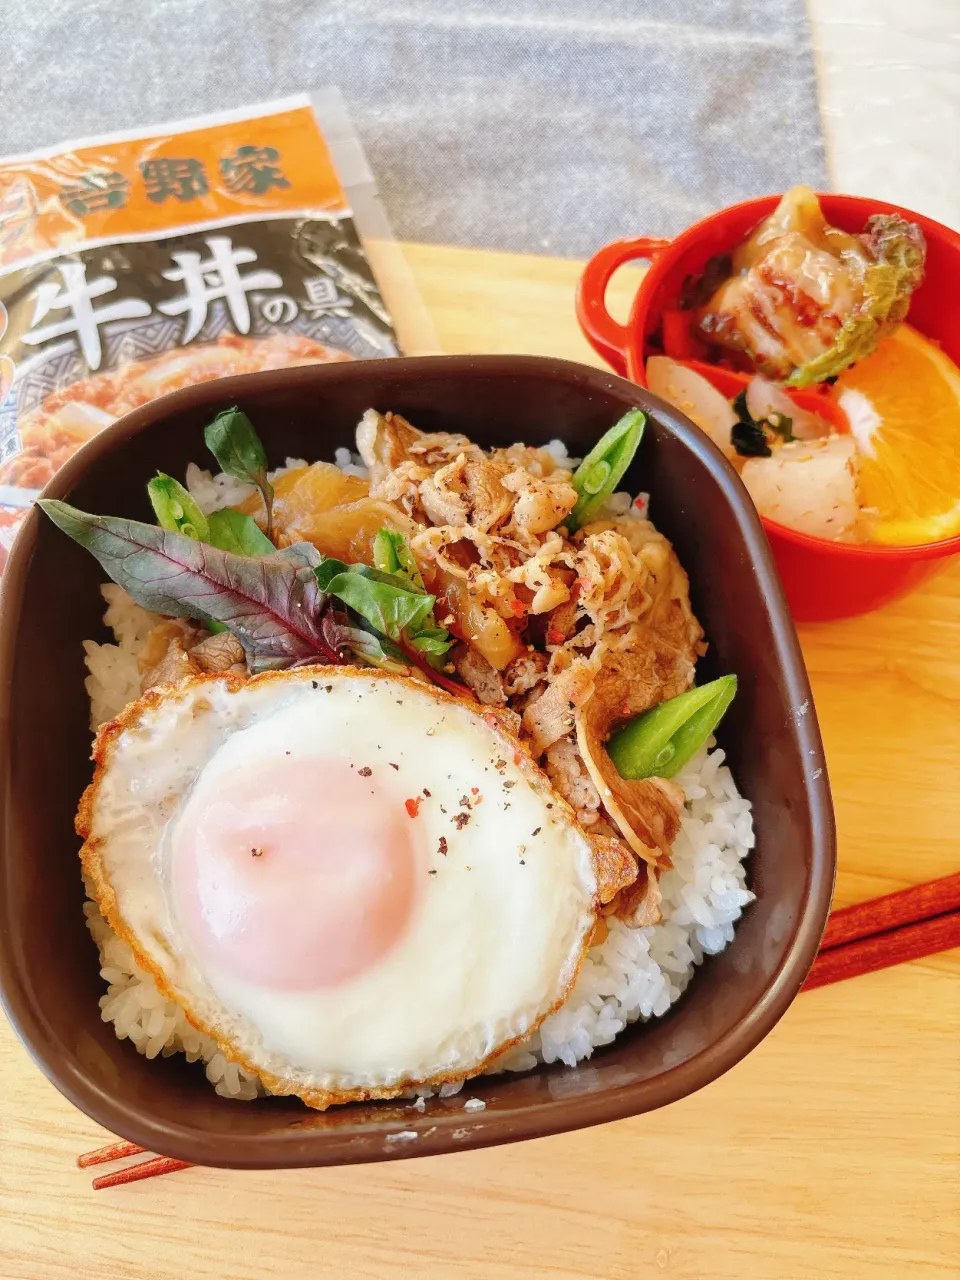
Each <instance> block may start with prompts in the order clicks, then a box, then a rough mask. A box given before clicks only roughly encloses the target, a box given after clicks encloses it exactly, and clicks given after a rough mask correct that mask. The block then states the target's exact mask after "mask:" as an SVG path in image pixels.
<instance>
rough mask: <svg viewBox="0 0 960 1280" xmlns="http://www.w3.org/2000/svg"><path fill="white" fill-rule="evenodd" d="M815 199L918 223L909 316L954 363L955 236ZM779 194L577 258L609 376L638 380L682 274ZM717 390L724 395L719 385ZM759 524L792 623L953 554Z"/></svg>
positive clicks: (855, 604) (857, 204) (863, 603)
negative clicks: (617, 309) (626, 290)
mask: <svg viewBox="0 0 960 1280" xmlns="http://www.w3.org/2000/svg"><path fill="white" fill-rule="evenodd" d="M819 199H820V204H821V206H822V208H823V212H824V215H825V217H826V218H827V221H828V222H830V223H832V224H833V225H834V226H837V227H841V228H843V230H844V231H851V232H858V231H862V230H863V227H864V225H865V223H866V221H867V219H868V218H869V217H870V215H871V214H873V213H899V214H901V215H902V216H903V217H905V218H907V219H909V220H910V221H911V222H916V223H918V224H919V225H920V227H921V228H922V230H923V234H924V235H925V236H926V239H927V268H926V275H925V278H924V281H923V284H922V285H921V286H920V288H919V289H918V290H917V292H916V293H915V294H914V296H913V300H912V303H911V306H910V315H909V322H910V324H912V325H913V326H914V327H915V328H917V329H919V331H920V332H921V333H923V334H925V335H926V336H927V337H928V338H932V339H933V340H934V341H935V342H937V343H938V344H939V345H940V346H941V347H942V349H943V350H944V351H945V352H946V353H947V355H948V356H950V358H951V359H952V360H954V361H955V362H956V363H957V364H960V308H958V307H957V306H956V305H955V299H956V298H957V297H958V296H960V235H958V233H957V232H956V231H951V230H950V228H949V227H945V226H943V225H942V224H941V223H939V222H933V221H932V220H931V219H930V218H925V217H923V215H922V214H919V213H913V212H911V211H910V210H909V209H901V208H900V207H899V206H898V205H894V204H885V203H884V202H883V201H882V200H869V199H867V198H866V197H864V196H838V195H829V194H821V195H820V196H819ZM779 200H780V197H779V196H763V197H761V198H760V199H757V200H745V201H744V202H743V204H736V205H731V206H730V207H729V208H727V209H721V210H720V211H719V212H718V213H713V214H711V215H710V216H709V217H707V218H704V219H703V221H702V222H697V223H695V224H694V225H693V226H692V227H688V228H687V230H686V231H684V232H682V233H681V234H680V235H679V236H677V237H676V239H674V240H656V239H650V238H649V237H638V238H636V239H632V240H618V241H617V242H616V243H614V244H609V245H607V246H606V247H605V248H603V249H601V250H600V252H599V253H597V254H595V255H594V256H593V258H591V259H590V261H589V262H588V263H587V266H586V268H585V270H584V272H583V275H582V276H581V277H580V283H579V285H578V288H577V319H578V320H579V322H580V327H581V329H582V330H583V332H584V335H585V336H586V338H587V341H588V342H589V343H590V345H591V346H592V347H593V349H594V350H595V351H596V352H597V353H598V354H599V355H601V356H602V357H603V358H604V360H606V361H607V363H608V364H609V365H610V366H611V367H612V368H614V369H615V370H616V371H617V373H620V374H624V375H625V376H627V377H629V378H631V379H633V381H634V382H637V383H639V384H640V385H641V386H646V377H645V370H646V358H647V354H648V347H649V340H650V337H651V335H652V334H653V333H655V332H656V331H657V330H658V329H659V327H660V321H661V316H662V314H663V311H664V310H665V309H667V308H670V307H672V306H674V305H675V304H676V300H677V297H678V294H679V292H680V288H681V286H682V284H683V282H684V280H685V279H686V278H687V276H689V275H695V274H697V273H698V272H700V271H702V270H703V268H704V267H705V266H706V264H707V262H708V261H709V259H710V258H712V257H713V256H714V255H715V254H718V253H726V252H729V251H730V250H731V249H733V248H735V247H736V245H738V244H739V243H740V242H741V241H743V240H744V239H746V237H747V235H748V234H749V232H750V231H752V230H753V228H754V227H755V226H756V225H757V223H758V222H760V220H761V219H762V218H765V217H766V216H767V214H769V213H772V212H773V210H774V209H775V208H776V206H777V203H778V201H779ZM635 259H647V260H648V261H649V262H650V268H649V270H648V271H647V272H646V273H645V275H644V277H643V279H642V281H641V283H640V286H639V288H638V289H637V293H636V296H635V298H634V300H633V305H632V307H631V309H630V317H629V319H628V321H627V323H626V324H625V325H623V324H618V322H617V321H616V320H614V319H613V317H612V316H611V315H610V313H609V312H608V311H607V308H606V302H605V295H606V291H607V285H608V284H609V283H610V279H611V277H612V276H613V274H614V272H615V271H616V270H617V268H618V267H621V266H622V265H623V264H624V263H625V262H630V261H633V260H635ZM703 372H710V371H709V370H707V369H704V370H703ZM714 372H715V373H722V372H724V371H714ZM726 376H727V378H728V379H729V378H738V375H736V374H727V375H726ZM711 381H716V378H715V377H711ZM744 381H745V379H744ZM720 389H721V390H722V391H724V393H725V394H726V393H727V387H726V385H725V386H723V387H721V388H720ZM731 394H733V392H731ZM816 394H817V393H815V392H806V393H800V395H798V396H797V399H798V400H799V399H800V397H801V396H802V397H803V400H804V403H806V404H807V405H809V402H810V397H811V396H815V395H816ZM763 527H764V529H765V530H766V534H767V537H768V538H769V540H770V545H771V546H772V548H773V553H774V556H775V557H776V561H777V567H778V568H779V570H780V576H781V578H782V579H783V585H784V588H785V590H786V594H787V599H788V601H789V602H790V607H791V609H792V611H793V615H794V617H795V618H796V619H797V620H798V621H799V622H825V621H830V620H832V619H834V618H847V617H852V616H854V615H855V614H859V613H867V612H868V611H869V610H870V609H876V608H877V607H878V606H879V605H882V604H886V603H888V601H890V600H895V599H896V598H897V597H898V596H901V595H904V594H905V593H906V592H907V591H910V590H912V589H913V588H914V587H915V586H917V585H918V584H919V583H920V582H922V581H923V580H924V579H925V578H927V577H929V576H930V574H932V573H933V572H934V571H935V570H936V569H937V568H938V567H939V565H940V563H941V562H942V561H943V560H945V559H946V558H948V557H949V556H953V555H957V554H958V553H960V536H958V537H955V538H946V539H944V540H943V541H941V542H928V543H924V544H922V545H920V546H914V547H887V546H878V545H876V544H855V543H838V542H830V541H828V540H827V539H825V538H815V537H812V536H811V535H809V534H805V533H797V532H796V531H795V530H793V529H788V528H786V527H785V526H784V525H782V524H777V523H776V522H775V521H773V520H767V519H764V520H763Z"/></svg>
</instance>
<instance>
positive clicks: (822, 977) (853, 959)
mask: <svg viewBox="0 0 960 1280" xmlns="http://www.w3.org/2000/svg"><path fill="white" fill-rule="evenodd" d="M952 947H960V872H958V873H956V874H954V875H951V876H943V877H942V878H941V879H940V880H929V881H927V883H926V884H918V885H914V886H913V887H912V888H910V889H902V890H900V891H899V892H898V893H888V894H886V895H885V896H884V897H882V898H874V899H873V900H872V901H870V902H860V903H858V904H857V905H856V906H853V907H844V908H842V909H841V910H840V911H835V912H834V913H833V914H832V915H831V917H830V920H829V922H828V924H827V928H826V931H825V932H824V935H823V942H822V943H821V945H820V954H819V955H818V956H817V958H816V960H815V961H814V965H813V968H812V969H811V970H810V973H809V976H808V977H807V980H806V982H805V983H804V984H803V990H804V991H812V990H814V989H815V988H816V987H823V986H826V985H827V984H828V983H832V982H842V981H843V980H844V979H846V978H857V977H859V976H860V975H861V974H864V973H874V972H876V970H878V969H889V968H891V967H892V966H893V965H896V964H904V963H905V962H906V961H908V960H921V959H922V958H923V957H924V956H929V955H934V954H935V953H936V952H938V951H949V950H950V949H951V948H952Z"/></svg>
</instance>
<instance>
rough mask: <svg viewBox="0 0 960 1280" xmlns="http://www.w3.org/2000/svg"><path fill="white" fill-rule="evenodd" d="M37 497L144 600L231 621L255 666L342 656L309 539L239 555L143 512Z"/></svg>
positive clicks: (161, 608)
mask: <svg viewBox="0 0 960 1280" xmlns="http://www.w3.org/2000/svg"><path fill="white" fill-rule="evenodd" d="M39 505H40V507H41V509H42V510H43V511H44V513H45V514H46V515H47V516H48V517H49V518H50V519H51V520H52V521H53V522H54V524H55V525H57V526H58V528H60V529H62V530H63V531H64V533H66V534H68V535H69V536H70V537H71V538H73V540H74V541H75V542H77V543H79V544H80V546H82V547H84V548H85V549H86V550H87V551H89V552H90V553H91V554H92V555H93V556H95V557H96V559H97V560H99V562H100V564H101V565H102V566H103V568H104V569H105V570H106V572H107V573H108V574H109V576H110V577H111V578H112V579H113V581H114V582H116V583H117V584H118V585H119V586H121V587H123V589H124V591H126V592H127V593H128V595H130V596H132V598H133V599H134V600H135V601H136V602H137V604H139V605H142V606H143V608H145V609H149V610H151V611H152V612H154V613H163V614H167V615H168V616H170V617H177V618H196V619H197V620H198V621H200V622H204V623H207V624H208V625H209V621H210V619H213V621H214V622H217V623H222V624H223V625H224V626H226V627H228V628H229V630H230V631H232V632H233V634H234V635H235V636H236V637H237V639H238V640H239V641H240V643H241V644H242V645H243V647H244V650H245V652H246V654H247V660H248V663H249V665H250V668H251V670H253V671H266V670H271V669H275V668H280V667H289V666H294V665H296V664H298V663H302V662H337V661H339V658H338V655H337V654H336V653H335V652H334V651H333V650H332V649H331V648H330V646H329V644H328V643H327V641H326V640H325V638H324V634H323V606H324V598H323V595H322V593H321V591H320V588H319V586H318V583H317V576H316V572H315V570H316V567H317V564H318V561H319V559H320V556H319V553H318V552H317V550H316V548H315V547H312V546H310V545H309V543H298V544H297V545H296V546H292V547H285V548H284V549H283V550H282V551H273V552H272V553H271V554H270V555H267V556H258V557H253V556H242V555H234V554H233V553H232V552H229V551H221V550H220V549H219V548H217V547H212V546H210V545H209V544H208V543H205V542H197V541H196V540H195V539H193V538H187V537H184V535H183V534H180V533H171V532H169V531H168V530H166V529H159V528H157V526H156V525H152V524H143V523H141V522H140V521H139V520H124V519H120V518H118V517H114V516H94V515H89V514H88V513H87V512H85V511H79V510H78V509H77V508H76V507H72V506H70V505H69V504H68V503H66V502H58V501H54V500H52V499H45V500H42V501H41V502H40V503H39Z"/></svg>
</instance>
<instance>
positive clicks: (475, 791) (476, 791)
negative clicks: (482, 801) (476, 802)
mask: <svg viewBox="0 0 960 1280" xmlns="http://www.w3.org/2000/svg"><path fill="white" fill-rule="evenodd" d="M470 791H471V794H473V795H475V796H478V795H479V794H480V788H479V787H471V788H470Z"/></svg>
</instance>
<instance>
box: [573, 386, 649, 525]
mask: <svg viewBox="0 0 960 1280" xmlns="http://www.w3.org/2000/svg"><path fill="white" fill-rule="evenodd" d="M646 424H647V419H646V415H645V414H644V413H643V412H642V411H641V410H640V409H631V410H630V411H629V412H628V413H625V414H624V416H623V417H622V418H621V419H620V421H619V422H617V423H616V424H615V425H614V426H612V427H611V428H610V430H609V431H608V432H606V434H605V435H603V436H601V437H600V439H599V440H598V441H597V443H596V444H595V445H594V447H593V448H592V449H591V450H590V452H589V453H588V454H587V456H586V457H585V458H584V460H583V461H582V462H581V463H580V465H579V467H577V469H576V471H575V472H574V475H573V487H574V488H575V489H576V491H577V493H578V494H579V497H578V498H577V503H576V506H575V507H574V508H573V510H572V511H571V512H570V514H569V515H568V516H567V518H566V520H565V522H564V523H565V524H566V526H567V529H568V530H569V531H570V533H575V532H576V530H577V529H580V528H582V527H583V526H584V525H585V524H589V523H590V521H591V520H592V519H593V518H594V517H595V516H596V514H597V512H598V511H599V510H600V508H601V507H602V506H603V504H604V503H605V502H606V500H607V499H608V498H609V497H610V495H611V494H612V493H614V492H615V491H616V488H617V485H618V484H619V483H620V481H621V479H622V478H623V475H624V472H625V471H626V470H627V467H629V465H630V463H631V462H632V461H633V456H634V454H635V453H636V452H637V448H638V447H639V444H640V441H641V439H642V438H643V429H644V427H645V426H646Z"/></svg>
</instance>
